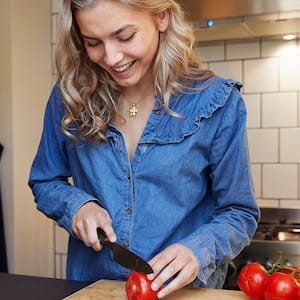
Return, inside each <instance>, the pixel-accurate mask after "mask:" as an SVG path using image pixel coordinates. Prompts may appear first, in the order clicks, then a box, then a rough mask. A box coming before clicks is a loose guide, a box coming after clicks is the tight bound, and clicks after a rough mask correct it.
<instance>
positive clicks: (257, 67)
mask: <svg viewBox="0 0 300 300" xmlns="http://www.w3.org/2000/svg"><path fill="white" fill-rule="evenodd" d="M278 79H279V72H278V58H264V59H253V60H246V61H245V63H244V84H245V85H244V93H266V92H276V91H278V90H279V80H278Z"/></svg>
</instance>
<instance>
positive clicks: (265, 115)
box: [262, 93, 298, 127]
mask: <svg viewBox="0 0 300 300" xmlns="http://www.w3.org/2000/svg"><path fill="white" fill-rule="evenodd" d="M297 107H298V104H297V93H270V94H264V95H263V96H262V120H263V122H262V125H263V127H293V126H294V127H296V126H297V118H298V116H297Z"/></svg>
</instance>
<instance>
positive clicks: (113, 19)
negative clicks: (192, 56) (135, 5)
mask: <svg viewBox="0 0 300 300" xmlns="http://www.w3.org/2000/svg"><path fill="white" fill-rule="evenodd" d="M75 18H76V22H77V24H78V26H79V29H80V32H81V35H82V38H83V41H84V46H85V49H86V52H87V54H88V56H89V58H90V60H91V61H93V62H94V63H96V64H97V65H99V66H100V67H102V68H103V69H105V70H106V71H107V72H108V73H109V74H110V75H111V76H112V77H113V78H114V80H115V81H116V82H117V84H118V85H119V86H120V87H122V88H135V89H139V88H143V87H145V86H146V87H149V86H153V82H152V81H153V78H152V62H153V60H154V58H155V54H156V52H157V48H158V41H159V32H163V31H165V30H166V29H167V27H168V13H167V12H164V13H162V14H160V15H158V16H152V15H150V14H149V13H146V12H142V11H138V10H133V9H132V8H130V7H128V6H126V5H125V4H122V3H120V2H119V1H115V0H99V1H98V2H97V4H96V5H95V6H93V7H91V8H87V9H83V10H79V11H77V12H76V15H75Z"/></svg>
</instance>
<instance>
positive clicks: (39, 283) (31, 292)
mask: <svg viewBox="0 0 300 300" xmlns="http://www.w3.org/2000/svg"><path fill="white" fill-rule="evenodd" d="M89 284H90V282H80V281H71V280H64V279H53V278H45V277H35V276H25V275H13V274H7V273H0V298H1V299H5V300H20V299H22V300H37V299H42V300H61V299H63V298H64V297H67V296H68V295H71V294H72V293H74V292H76V291H78V290H80V289H82V288H84V287H86V286H88V285H89Z"/></svg>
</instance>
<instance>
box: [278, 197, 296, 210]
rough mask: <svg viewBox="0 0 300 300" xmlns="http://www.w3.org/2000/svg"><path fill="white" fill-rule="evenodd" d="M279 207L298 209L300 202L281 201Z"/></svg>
mask: <svg viewBox="0 0 300 300" xmlns="http://www.w3.org/2000/svg"><path fill="white" fill-rule="evenodd" d="M279 207H282V208H300V200H299V199H297V200H288V199H281V200H280V202H279Z"/></svg>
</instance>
